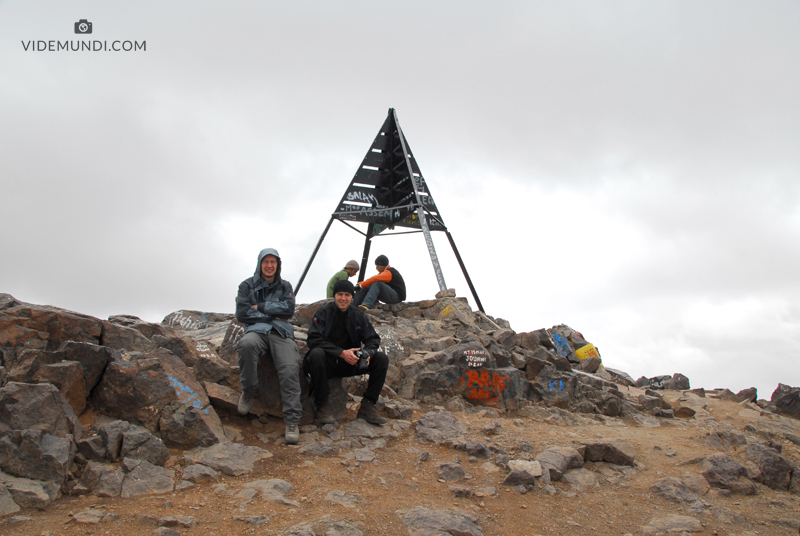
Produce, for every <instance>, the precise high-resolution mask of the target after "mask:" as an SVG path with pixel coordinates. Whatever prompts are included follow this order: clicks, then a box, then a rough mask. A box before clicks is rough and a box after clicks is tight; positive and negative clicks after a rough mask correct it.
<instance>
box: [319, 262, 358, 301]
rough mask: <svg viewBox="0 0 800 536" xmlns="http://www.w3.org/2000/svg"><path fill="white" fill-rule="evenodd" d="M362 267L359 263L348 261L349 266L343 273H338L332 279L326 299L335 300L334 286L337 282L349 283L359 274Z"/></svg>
mask: <svg viewBox="0 0 800 536" xmlns="http://www.w3.org/2000/svg"><path fill="white" fill-rule="evenodd" d="M359 268H360V266H359V265H358V262H357V261H347V264H345V265H344V268H342V269H341V271H339V272H336V273H335V274H333V277H331V279H330V281H328V288H327V289H326V296H325V297H326V298H333V285H335V284H336V282H337V281H347V280H348V279H350V278H351V277H353V276H354V275H356V274H357V273H358V269H359Z"/></svg>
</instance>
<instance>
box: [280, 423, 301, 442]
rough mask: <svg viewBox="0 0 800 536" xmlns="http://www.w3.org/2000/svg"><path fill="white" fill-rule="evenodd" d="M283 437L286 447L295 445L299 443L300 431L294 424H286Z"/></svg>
mask: <svg viewBox="0 0 800 536" xmlns="http://www.w3.org/2000/svg"><path fill="white" fill-rule="evenodd" d="M284 436H285V437H286V444H287V445H297V444H298V443H299V442H300V430H298V429H297V425H296V424H287V425H286V433H285V434H284Z"/></svg>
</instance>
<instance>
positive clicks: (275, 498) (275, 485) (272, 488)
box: [244, 478, 297, 506]
mask: <svg viewBox="0 0 800 536" xmlns="http://www.w3.org/2000/svg"><path fill="white" fill-rule="evenodd" d="M244 487H245V488H250V489H255V490H258V491H260V492H261V496H262V498H263V499H264V500H265V501H271V502H277V503H281V504H286V505H290V506H297V503H295V502H293V501H290V500H289V499H287V498H286V495H287V494H288V493H289V492H291V491H292V490H293V489H294V486H292V485H291V484H290V483H288V482H286V481H285V480H281V479H280V478H271V479H269V480H254V481H252V482H248V483H247V484H245V485H244Z"/></svg>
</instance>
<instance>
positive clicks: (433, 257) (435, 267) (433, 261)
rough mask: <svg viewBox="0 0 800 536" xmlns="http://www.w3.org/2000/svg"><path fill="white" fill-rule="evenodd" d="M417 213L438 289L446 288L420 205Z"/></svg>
mask: <svg viewBox="0 0 800 536" xmlns="http://www.w3.org/2000/svg"><path fill="white" fill-rule="evenodd" d="M417 214H418V215H419V223H420V227H422V234H423V235H425V244H426V245H427V246H428V254H429V255H430V256H431V264H433V271H434V272H435V273H436V281H437V282H438V283H439V290H447V283H445V282H444V274H443V273H442V267H441V266H440V265H439V257H438V256H437V255H436V248H435V247H433V238H432V237H431V231H430V229H428V222H427V218H426V217H425V211H424V210H423V209H422V207H419V208H418V209H417Z"/></svg>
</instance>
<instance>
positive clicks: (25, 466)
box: [0, 429, 77, 487]
mask: <svg viewBox="0 0 800 536" xmlns="http://www.w3.org/2000/svg"><path fill="white" fill-rule="evenodd" d="M76 452H77V448H76V447H75V444H74V443H73V441H72V438H71V437H58V436H55V435H52V434H49V433H47V432H44V431H42V430H37V429H29V430H14V431H11V432H6V434H5V435H3V436H2V437H0V469H2V470H3V471H4V472H6V473H9V474H11V475H14V476H18V477H21V478H30V479H35V480H42V481H46V482H55V483H57V484H58V486H59V487H61V485H62V484H63V483H64V482H65V481H66V478H67V474H68V472H69V469H70V467H71V466H72V461H73V459H74V458H75V453H76Z"/></svg>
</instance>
